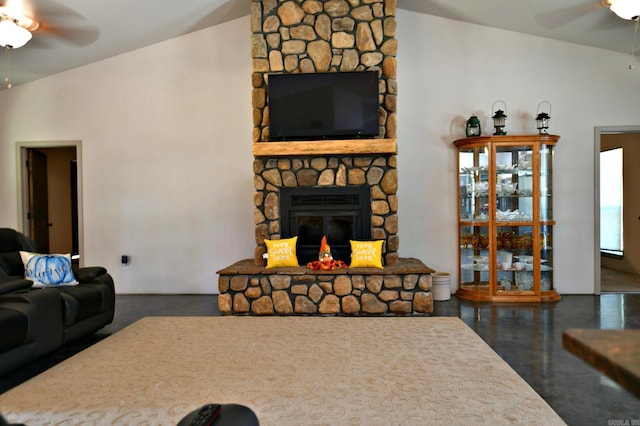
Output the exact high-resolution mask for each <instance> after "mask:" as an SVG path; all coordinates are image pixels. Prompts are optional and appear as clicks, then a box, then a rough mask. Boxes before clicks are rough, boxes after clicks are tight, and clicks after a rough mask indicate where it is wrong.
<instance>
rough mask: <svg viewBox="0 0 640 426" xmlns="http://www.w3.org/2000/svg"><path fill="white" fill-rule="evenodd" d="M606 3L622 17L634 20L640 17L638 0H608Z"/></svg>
mask: <svg viewBox="0 0 640 426" xmlns="http://www.w3.org/2000/svg"><path fill="white" fill-rule="evenodd" d="M606 3H607V4H608V6H609V8H610V9H611V11H612V12H613V13H615V14H616V15H618V16H619V17H621V18H622V19H627V20H629V21H636V20H638V19H639V17H640V2H639V1H638V0H608V1H607V2H606Z"/></svg>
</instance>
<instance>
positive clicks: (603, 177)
mask: <svg viewBox="0 0 640 426" xmlns="http://www.w3.org/2000/svg"><path fill="white" fill-rule="evenodd" d="M622 159H623V152H622V148H615V149H611V150H608V151H603V152H601V153H600V251H601V252H602V253H607V254H612V255H616V256H622V254H623V250H624V239H623V227H624V224H623V222H622V206H623V193H622V180H623V179H622Z"/></svg>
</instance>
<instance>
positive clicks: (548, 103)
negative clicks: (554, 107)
mask: <svg viewBox="0 0 640 426" xmlns="http://www.w3.org/2000/svg"><path fill="white" fill-rule="evenodd" d="M542 104H547V105H549V116H551V102H549V101H542V102H540V103H539V104H538V108H537V109H536V114H540V106H541V105H542Z"/></svg>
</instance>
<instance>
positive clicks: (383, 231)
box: [253, 155, 399, 266]
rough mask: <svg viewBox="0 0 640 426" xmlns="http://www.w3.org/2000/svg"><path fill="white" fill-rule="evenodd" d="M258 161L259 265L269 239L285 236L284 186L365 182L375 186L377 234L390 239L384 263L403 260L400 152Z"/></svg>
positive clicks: (373, 234) (373, 214)
mask: <svg viewBox="0 0 640 426" xmlns="http://www.w3.org/2000/svg"><path fill="white" fill-rule="evenodd" d="M253 167H254V172H255V176H254V185H255V187H256V192H255V196H254V203H255V206H256V208H255V210H254V220H255V223H256V243H257V246H256V251H255V263H256V265H260V266H264V265H266V261H265V260H264V259H263V256H262V255H263V254H264V253H266V246H265V244H264V239H265V238H268V239H279V238H280V208H279V206H280V188H282V187H331V186H337V187H344V186H360V185H367V186H369V188H370V190H371V237H372V239H374V240H384V241H385V244H384V247H383V250H384V264H385V265H386V266H393V265H395V264H397V263H398V246H399V239H398V214H397V213H398V197H397V195H396V191H397V189H398V174H397V171H396V156H395V155H391V156H377V157H376V156H371V157H369V156H355V157H351V156H344V157H342V156H330V157H308V158H293V159H291V158H280V159H275V158H270V159H262V158H256V159H255V160H254V163H253ZM329 244H331V242H330V241H329ZM318 248H319V247H318Z"/></svg>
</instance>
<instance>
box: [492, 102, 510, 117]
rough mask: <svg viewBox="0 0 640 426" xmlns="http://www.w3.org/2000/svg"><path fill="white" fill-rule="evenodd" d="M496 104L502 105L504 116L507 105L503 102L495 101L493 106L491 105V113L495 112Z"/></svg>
mask: <svg viewBox="0 0 640 426" xmlns="http://www.w3.org/2000/svg"><path fill="white" fill-rule="evenodd" d="M498 102H500V103H501V104H502V105H504V113H505V114H506V113H507V104H506V103H504V101H495V102H494V103H493V104H491V111H492V112H495V111H496V108H495V106H496V104H497V103H498Z"/></svg>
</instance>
